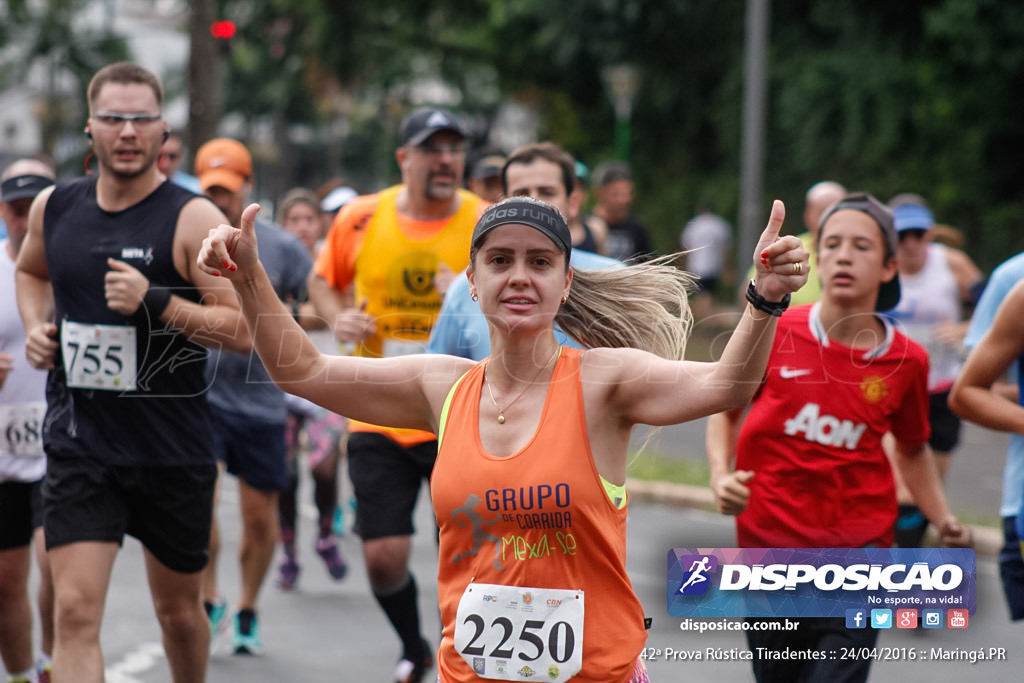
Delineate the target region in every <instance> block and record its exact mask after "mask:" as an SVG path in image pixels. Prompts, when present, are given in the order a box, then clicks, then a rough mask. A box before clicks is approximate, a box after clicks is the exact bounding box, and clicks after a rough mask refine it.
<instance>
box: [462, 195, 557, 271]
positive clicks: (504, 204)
mask: <svg viewBox="0 0 1024 683" xmlns="http://www.w3.org/2000/svg"><path fill="white" fill-rule="evenodd" d="M509 224H516V225H527V226H529V227H531V228H534V229H536V230H539V231H540V232H542V233H544V234H545V235H546V236H547V237H548V238H550V239H551V241H552V242H554V243H555V245H556V246H557V247H558V249H559V250H560V251H563V252H565V255H566V258H568V257H569V254H570V253H571V252H572V237H571V236H570V235H569V226H568V225H567V224H566V222H565V218H564V217H563V216H562V213H561V212H560V211H559V210H558V209H556V208H555V207H553V206H551V205H550V204H548V203H547V202H542V201H540V200H539V199H534V198H532V197H509V198H508V199H504V200H502V201H500V202H498V203H497V204H492V205H491V206H490V207H488V209H487V210H486V211H484V213H483V215H482V216H480V220H478V221H477V222H476V227H475V228H474V229H473V240H472V244H473V245H474V246H476V245H477V244H478V243H479V242H480V240H482V239H483V237H484V235H486V234H487V233H488V232H490V231H491V230H493V229H494V228H496V227H498V226H499V225H509Z"/></svg>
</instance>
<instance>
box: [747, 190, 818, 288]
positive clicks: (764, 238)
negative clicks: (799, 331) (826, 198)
mask: <svg viewBox="0 0 1024 683" xmlns="http://www.w3.org/2000/svg"><path fill="white" fill-rule="evenodd" d="M785 218H786V207H785V205H784V204H783V203H782V202H781V201H779V200H778V199H776V200H775V201H774V202H773V203H772V214H771V217H770V218H769V219H768V227H766V228H765V229H764V232H762V233H761V238H760V239H759V240H758V242H757V247H756V248H755V249H754V270H755V271H756V273H757V274H756V276H755V278H754V287H756V288H757V291H758V293H759V294H760V295H761V296H763V297H764V298H765V299H767V300H768V301H781V300H782V298H783V297H785V296H786V295H787V294H789V293H790V292H795V291H796V290H798V289H800V288H801V287H803V286H804V283H805V282H807V270H808V264H809V262H810V261H809V259H810V255H809V254H808V253H807V250H806V249H804V246H803V243H802V242H800V239H799V238H797V237H794V236H793V235H786V236H785V237H780V236H779V230H781V229H782V222H783V220H784V219H785Z"/></svg>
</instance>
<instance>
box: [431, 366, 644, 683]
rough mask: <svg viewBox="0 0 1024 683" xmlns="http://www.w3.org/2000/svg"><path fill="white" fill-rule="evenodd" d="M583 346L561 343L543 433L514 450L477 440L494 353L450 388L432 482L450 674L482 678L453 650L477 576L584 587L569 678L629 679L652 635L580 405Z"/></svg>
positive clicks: (444, 651) (622, 511)
mask: <svg viewBox="0 0 1024 683" xmlns="http://www.w3.org/2000/svg"><path fill="white" fill-rule="evenodd" d="M582 353H583V352H582V351H579V350H576V349H571V348H568V347H563V348H562V353H561V355H560V357H559V359H558V361H557V363H556V365H555V370H554V374H553V375H552V378H551V382H550V384H549V385H548V394H547V398H546V399H545V404H544V409H543V412H542V413H541V418H540V423H539V426H538V428H537V432H536V434H535V435H534V437H533V439H532V440H531V441H530V442H529V443H528V444H527V445H526V446H525V447H524V448H523V449H522V450H521V451H519V452H517V453H514V454H512V455H510V456H507V457H495V456H492V455H490V454H489V453H487V452H486V451H485V450H484V447H483V444H482V443H481V441H480V433H479V429H478V426H479V420H480V414H479V408H480V397H481V391H482V389H483V379H484V368H485V366H486V361H483V362H481V363H478V364H477V365H475V366H474V367H473V368H472V369H470V371H469V372H467V373H466V374H465V375H464V376H463V377H462V379H461V380H460V381H459V382H458V383H457V384H456V385H455V387H454V388H453V389H452V392H451V394H450V395H449V399H448V404H447V414H446V419H445V420H444V422H443V424H442V429H443V433H442V440H441V444H440V449H439V451H438V456H437V462H436V464H435V465H434V472H433V475H432V476H431V480H430V491H431V497H432V499H433V504H434V514H435V515H436V517H437V523H438V526H439V527H440V558H439V567H438V593H439V599H440V603H441V623H442V624H443V625H444V630H443V638H442V642H441V650H440V657H439V660H438V669H439V672H440V676H441V681H443V683H463V682H464V681H479V680H481V678H479V677H478V676H477V675H476V674H475V673H474V671H473V668H472V666H471V665H470V663H468V662H467V661H466V660H465V659H463V656H462V655H461V654H460V653H459V652H457V651H456V648H455V638H454V635H455V627H456V622H457V618H456V617H457V613H458V609H459V603H460V600H462V598H463V595H464V593H465V592H466V590H467V586H468V585H469V584H470V582H471V581H472V582H474V583H475V584H501V585H504V586H517V587H523V588H530V587H533V588H552V589H570V590H582V591H583V593H584V599H585V612H584V618H583V636H582V637H583V668H582V669H581V670H580V672H579V673H578V674H577V675H576V676H575V677H573V679H572V680H573V681H574V682H575V681H581V682H583V681H592V682H596V681H601V682H602V683H608V682H613V683H614V682H620V681H626V680H628V679H629V678H630V676H631V675H632V673H633V669H634V667H635V666H636V661H637V656H638V655H639V654H640V651H641V650H642V648H643V646H644V643H645V641H646V638H647V634H646V631H645V629H644V612H643V606H642V605H641V604H640V601H639V599H638V598H637V597H636V595H635V594H634V593H633V587H632V584H631V583H630V581H629V576H628V575H627V574H626V515H627V509H626V507H622V508H616V507H615V505H614V504H613V503H612V501H611V500H610V499H609V497H608V495H607V493H606V492H605V488H604V486H603V484H602V483H601V478H600V475H599V474H598V472H597V467H596V466H595V465H594V458H593V456H592V454H591V451H590V442H589V439H588V437H587V426H586V420H585V417H584V413H583V391H582V385H581V383H580V357H581V355H582ZM512 428H513V429H514V427H512ZM529 598H530V593H529V592H524V595H523V599H524V600H528V599H529ZM517 635H518V634H513V639H514V637H515V636H517ZM512 664H514V665H515V668H516V669H517V670H518V669H519V668H520V665H522V664H523V662H520V661H518V660H516V658H515V657H512ZM537 673H538V674H539V676H538V677H543V674H544V673H545V672H543V671H540V672H537Z"/></svg>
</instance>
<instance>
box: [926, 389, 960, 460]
mask: <svg viewBox="0 0 1024 683" xmlns="http://www.w3.org/2000/svg"><path fill="white" fill-rule="evenodd" d="M928 403H929V406H928V407H929V411H928V421H929V423H930V424H931V427H932V435H931V437H929V439H928V445H930V446H931V447H932V450H935V451H938V452H939V453H949V452H950V451H952V450H953V449H954V448H956V447H957V444H959V443H960V418H959V417H957V416H956V414H955V413H954V412H953V411H952V410H950V409H949V392H948V391H940V392H939V393H937V394H931V395H930V396H929V397H928Z"/></svg>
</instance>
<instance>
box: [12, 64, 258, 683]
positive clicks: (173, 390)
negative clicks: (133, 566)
mask: <svg viewBox="0 0 1024 683" xmlns="http://www.w3.org/2000/svg"><path fill="white" fill-rule="evenodd" d="M88 100H89V120H88V123H87V125H86V129H85V134H86V135H87V136H88V137H89V139H90V141H91V145H92V151H93V153H94V154H95V155H96V158H97V161H98V166H99V173H98V174H97V175H95V176H92V177H86V178H82V179H79V180H76V181H73V182H70V183H67V184H63V185H59V186H57V187H55V188H51V189H49V190H45V191H43V192H42V193H40V195H39V197H38V198H37V199H36V200H35V202H34V203H33V205H32V208H31V210H30V212H29V233H28V237H27V238H26V240H25V243H24V246H23V249H22V253H21V256H20V258H19V260H18V270H17V295H18V305H19V307H20V309H21V314H22V318H23V319H24V322H25V328H26V330H27V331H28V339H27V342H26V355H27V356H28V359H29V362H30V363H32V364H33V365H34V366H35V367H38V368H45V369H48V370H49V371H50V375H49V378H48V381H47V391H46V398H47V413H46V418H45V422H44V426H43V440H44V446H45V449H46V453H47V457H48V460H49V464H48V473H47V477H46V480H45V483H44V485H43V502H44V510H45V522H44V528H45V532H46V544H47V549H48V550H49V554H50V558H51V563H52V567H53V576H54V585H55V587H56V595H57V600H56V607H55V612H56V615H57V627H56V639H55V645H54V652H53V675H54V679H55V680H67V681H70V680H74V681H83V682H91V681H101V680H103V656H102V652H101V650H100V643H99V626H100V622H101V620H102V613H103V603H104V599H105V597H106V586H107V585H108V582H109V579H110V573H111V568H112V566H113V561H114V558H115V556H116V553H117V550H118V547H119V546H120V544H121V542H122V540H123V537H124V534H125V533H128V534H131V535H133V536H135V537H137V538H138V539H139V540H140V541H141V542H142V544H143V546H144V548H145V554H146V569H147V574H148V578H149V585H150V590H151V593H152V596H153V604H154V607H155V609H156V613H157V617H158V620H159V622H160V626H161V629H162V631H163V641H164V643H165V649H166V654H167V660H168V662H169V664H170V668H171V674H172V678H173V680H174V681H177V682H181V683H183V682H185V681H188V682H189V683H192V682H195V681H203V680H205V678H206V664H207V659H208V652H209V638H210V632H209V627H208V626H207V622H206V616H205V614H204V612H203V608H202V605H201V602H200V598H199V596H200V581H201V570H202V569H203V567H204V566H205V565H206V561H207V548H208V545H209V533H210V515H211V510H212V508H211V501H212V497H213V487H214V482H215V481H216V465H215V463H214V458H213V456H212V454H211V452H210V449H209V443H210V429H209V425H208V421H207V408H206V402H205V395H204V392H205V389H206V384H205V381H204V378H203V370H204V365H205V358H206V352H205V349H204V348H203V347H204V346H215V347H218V348H225V349H231V350H238V351H244V352H248V351H249V349H250V347H251V341H250V338H249V334H248V331H247V328H246V326H245V324H244V322H243V320H242V318H241V316H240V314H239V311H238V303H237V299H236V297H235V296H234V293H233V292H232V291H231V290H230V288H225V287H223V286H219V285H220V283H219V282H218V280H217V278H215V277H213V276H211V275H209V274H205V273H203V272H202V271H200V270H199V269H198V268H197V266H196V256H197V254H198V251H199V249H200V247H201V243H202V240H203V238H204V237H205V236H206V234H207V233H208V231H209V229H210V228H212V227H213V226H215V225H217V224H218V223H226V222H227V221H226V219H225V218H224V216H223V214H221V213H220V211H218V210H217V208H216V207H215V206H214V205H213V204H212V203H210V202H209V201H207V200H206V199H202V198H200V197H198V196H196V195H194V194H192V193H190V192H188V191H186V190H183V189H181V188H179V187H177V186H175V185H173V184H172V183H170V182H167V181H166V179H165V178H164V177H163V175H162V174H161V173H160V172H159V170H158V169H157V167H156V164H155V162H156V159H157V155H158V154H159V151H160V146H161V143H162V142H163V140H164V139H165V138H166V136H167V132H168V131H167V124H166V123H165V122H164V121H163V118H162V115H161V113H160V108H161V105H162V102H163V90H162V87H161V85H160V81H159V80H158V79H157V78H156V76H155V75H153V74H152V73H150V72H149V71H147V70H146V69H143V68H142V67H140V66H138V65H135V64H130V63H127V62H121V63H117V64H112V65H110V66H107V67H105V68H103V69H101V70H100V71H99V72H97V74H96V75H95V76H94V77H93V79H92V81H91V82H90V84H89V90H88Z"/></svg>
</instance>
